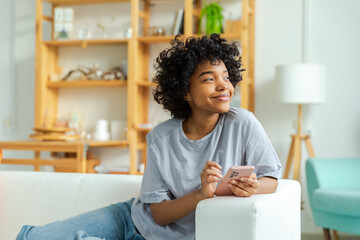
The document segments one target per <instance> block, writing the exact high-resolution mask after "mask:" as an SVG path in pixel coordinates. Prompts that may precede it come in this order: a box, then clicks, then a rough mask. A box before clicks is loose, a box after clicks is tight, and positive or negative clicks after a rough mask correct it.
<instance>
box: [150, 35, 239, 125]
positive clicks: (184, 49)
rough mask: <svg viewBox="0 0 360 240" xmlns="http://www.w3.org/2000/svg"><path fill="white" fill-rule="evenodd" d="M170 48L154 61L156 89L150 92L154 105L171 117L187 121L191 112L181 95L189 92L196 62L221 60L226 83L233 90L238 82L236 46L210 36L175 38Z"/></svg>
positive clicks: (213, 62)
mask: <svg viewBox="0 0 360 240" xmlns="http://www.w3.org/2000/svg"><path fill="white" fill-rule="evenodd" d="M171 45H172V46H171V47H170V48H168V49H165V50H164V51H162V52H161V53H160V54H159V56H158V57H157V59H156V62H155V69H156V70H157V72H156V75H155V77H154V79H153V82H155V83H157V84H158V85H157V87H156V89H155V90H154V92H153V96H154V99H155V101H156V102H157V103H159V104H161V105H163V108H164V109H165V110H168V111H170V113H171V116H172V117H176V118H185V119H186V118H188V117H189V116H190V114H191V109H190V106H189V104H188V102H187V101H185V100H184V96H185V94H186V93H187V92H188V91H189V85H190V77H191V76H192V74H193V73H194V72H195V70H196V68H197V66H198V64H199V63H202V62H204V61H206V60H209V61H210V62H211V63H212V64H216V63H217V62H218V61H220V60H221V61H222V62H223V63H224V65H225V66H226V68H227V70H228V73H229V78H230V82H231V83H232V85H233V86H234V87H235V86H236V84H238V83H239V82H240V81H241V80H242V75H241V71H244V69H240V67H241V66H242V64H241V57H240V52H239V48H240V47H239V43H238V42H231V43H228V42H227V40H226V39H224V38H220V35H219V34H212V35H211V36H210V37H207V36H204V37H202V38H193V37H190V38H187V39H185V40H180V39H179V36H176V37H175V39H174V40H172V41H171Z"/></svg>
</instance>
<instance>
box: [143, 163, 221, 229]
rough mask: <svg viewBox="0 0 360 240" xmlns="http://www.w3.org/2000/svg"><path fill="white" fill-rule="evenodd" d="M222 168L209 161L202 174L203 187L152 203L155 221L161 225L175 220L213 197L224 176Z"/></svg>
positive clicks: (151, 207) (151, 208)
mask: <svg viewBox="0 0 360 240" xmlns="http://www.w3.org/2000/svg"><path fill="white" fill-rule="evenodd" d="M220 169H221V166H220V165H219V164H218V163H216V162H211V161H209V162H207V163H206V165H205V167H204V169H203V171H202V173H201V175H200V177H201V189H199V190H195V191H193V192H191V193H189V194H188V195H185V196H184V197H181V198H178V199H174V200H169V201H163V202H160V203H152V204H150V210H151V214H152V216H153V218H154V220H155V222H156V223H157V224H159V225H166V224H169V223H172V222H175V221H176V220H179V219H181V218H183V217H185V216H187V215H188V214H190V213H191V212H192V211H194V210H195V208H196V205H197V204H198V203H199V202H200V201H201V200H203V199H206V198H211V197H213V196H214V192H215V189H216V185H217V182H219V181H220V180H221V178H222V177H223V176H222V174H221V171H220ZM185 184H186V183H185Z"/></svg>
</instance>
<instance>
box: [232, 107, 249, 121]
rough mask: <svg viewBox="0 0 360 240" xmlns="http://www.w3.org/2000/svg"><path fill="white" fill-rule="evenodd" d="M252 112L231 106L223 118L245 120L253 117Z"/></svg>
mask: <svg viewBox="0 0 360 240" xmlns="http://www.w3.org/2000/svg"><path fill="white" fill-rule="evenodd" d="M254 117H255V116H254V114H253V113H252V112H250V111H248V110H246V109H244V108H239V107H231V108H230V109H229V111H228V112H227V113H226V114H225V119H226V120H227V121H232V122H247V121H251V120H252V119H254Z"/></svg>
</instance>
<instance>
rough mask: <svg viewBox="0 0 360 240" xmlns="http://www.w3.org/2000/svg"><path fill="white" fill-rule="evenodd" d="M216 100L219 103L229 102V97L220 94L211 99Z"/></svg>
mask: <svg viewBox="0 0 360 240" xmlns="http://www.w3.org/2000/svg"><path fill="white" fill-rule="evenodd" d="M212 98H214V99H216V100H220V101H229V100H230V95H229V94H221V95H218V96H215V97H212Z"/></svg>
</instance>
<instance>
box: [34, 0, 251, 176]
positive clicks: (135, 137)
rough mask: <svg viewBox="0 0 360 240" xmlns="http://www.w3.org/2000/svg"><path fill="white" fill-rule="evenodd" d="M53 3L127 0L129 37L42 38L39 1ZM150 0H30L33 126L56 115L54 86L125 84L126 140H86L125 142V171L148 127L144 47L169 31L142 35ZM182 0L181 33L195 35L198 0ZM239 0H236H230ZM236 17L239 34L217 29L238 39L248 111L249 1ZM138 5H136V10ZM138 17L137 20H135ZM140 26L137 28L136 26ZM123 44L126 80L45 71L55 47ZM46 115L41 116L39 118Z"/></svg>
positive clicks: (165, 39)
mask: <svg viewBox="0 0 360 240" xmlns="http://www.w3.org/2000/svg"><path fill="white" fill-rule="evenodd" d="M44 1H46V2H48V3H50V4H52V6H53V8H54V7H55V6H61V5H77V4H104V3H116V2H129V3H130V5H131V26H130V27H131V28H132V37H131V38H129V39H98V40H86V41H80V40H79V41H77V40H74V41H56V40H50V41H43V39H42V37H43V36H42V33H43V21H48V22H50V23H52V24H53V17H52V16H45V15H43V2H44ZM153 1H155V2H156V0H36V76H35V78H36V83H35V91H36V92H35V96H36V97H35V98H36V99H35V127H40V126H47V125H50V124H51V123H52V122H53V121H54V120H55V119H56V117H57V105H58V90H59V89H60V88H82V87H126V89H127V103H126V104H127V119H126V120H127V128H128V131H127V139H126V141H109V142H90V143H89V147H121V148H122V147H128V148H129V152H130V169H129V173H130V174H138V159H139V158H138V154H139V150H141V156H140V161H141V162H144V163H146V140H145V136H146V134H147V133H148V132H149V131H150V130H151V129H150V128H149V129H148V128H146V129H144V128H139V127H138V126H140V125H141V124H144V123H148V121H149V119H148V115H149V114H148V111H149V110H148V105H149V102H150V98H151V96H150V93H149V92H150V91H149V88H151V87H155V86H156V85H155V84H153V83H151V81H150V80H147V79H148V78H149V77H148V76H149V62H150V61H152V59H151V57H150V46H151V45H152V44H161V43H170V41H171V40H172V39H173V38H174V36H148V32H147V29H148V27H149V26H150V18H151V11H150V5H151V2H153ZM179 1H183V3H184V9H185V16H184V37H190V36H197V35H196V34H195V33H196V32H197V31H196V26H194V25H195V24H194V23H197V22H198V17H199V15H200V11H201V7H202V3H203V2H202V1H201V0H195V1H194V0H179ZM233 1H240V0H233ZM241 2H242V19H241V33H240V34H223V35H222V36H223V37H224V38H227V39H228V40H239V41H241V47H242V59H243V63H244V67H245V68H246V72H244V80H243V81H242V82H241V104H242V107H243V108H246V109H249V110H250V111H253V110H254V84H253V79H254V70H253V68H254V50H253V49H254V0H241ZM140 5H142V7H141V9H142V10H140ZM140 21H142V24H140ZM140 25H142V29H144V30H143V32H141V33H140V32H139V31H140ZM119 44H120V45H123V44H125V45H126V46H127V56H128V59H127V60H128V79H127V80H126V81H103V80H91V81H72V82H70V81H69V82H50V81H49V80H48V79H49V76H51V75H52V74H58V73H59V72H58V71H59V70H58V69H59V66H58V56H59V48H62V47H70V46H71V47H82V48H86V47H88V46H93V45H103V46H107V45H119ZM45 114H46V120H44V119H45V118H44V117H45Z"/></svg>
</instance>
